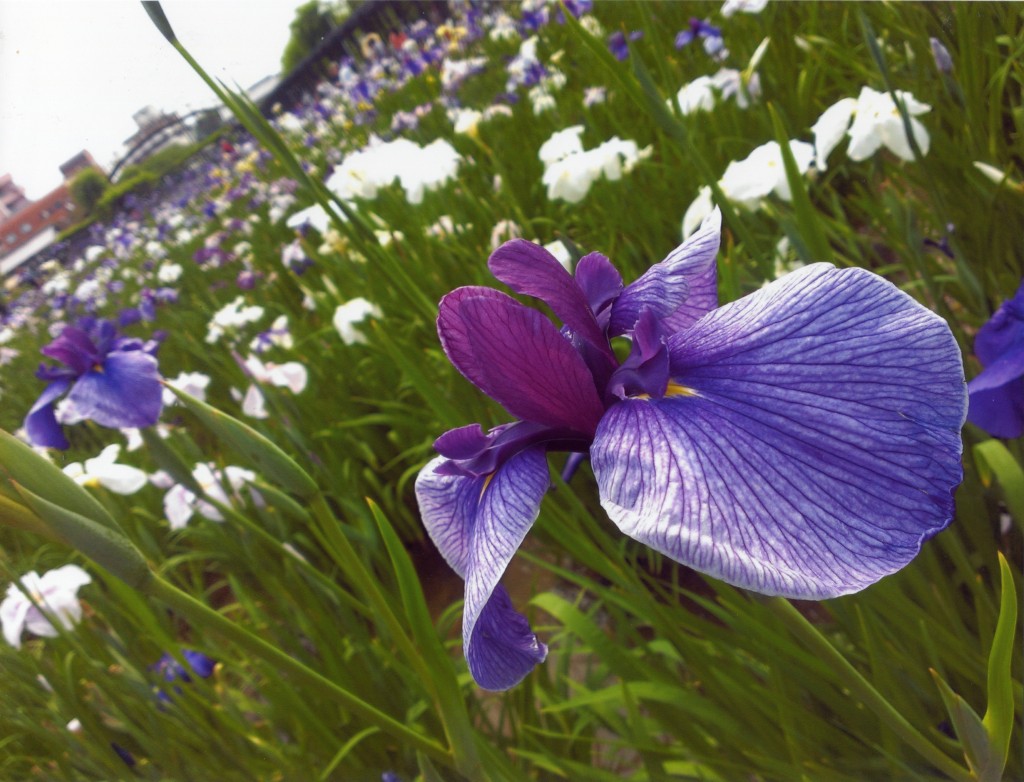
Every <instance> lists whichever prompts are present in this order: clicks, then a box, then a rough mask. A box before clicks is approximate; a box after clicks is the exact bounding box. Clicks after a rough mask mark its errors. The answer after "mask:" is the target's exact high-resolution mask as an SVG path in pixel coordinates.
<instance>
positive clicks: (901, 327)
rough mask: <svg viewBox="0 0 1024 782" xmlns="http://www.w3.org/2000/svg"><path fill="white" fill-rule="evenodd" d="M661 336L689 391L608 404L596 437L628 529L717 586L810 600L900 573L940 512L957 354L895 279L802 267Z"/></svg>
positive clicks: (609, 501) (958, 403)
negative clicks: (709, 577)
mask: <svg viewBox="0 0 1024 782" xmlns="http://www.w3.org/2000/svg"><path fill="white" fill-rule="evenodd" d="M668 344H669V350H670V353H671V356H672V364H671V371H672V378H673V382H674V384H677V388H678V387H683V388H684V389H685V391H683V392H680V393H678V394H672V393H671V389H672V387H671V386H670V394H669V395H668V396H666V397H665V398H664V399H661V400H653V399H652V400H639V399H637V400H627V401H625V402H622V403H620V404H618V405H615V406H613V407H612V408H611V409H610V410H609V412H608V413H607V414H606V416H605V418H604V420H602V422H601V425H600V427H599V428H598V432H597V435H596V437H595V442H594V445H593V447H592V449H591V461H592V465H593V469H594V474H595V476H596V477H597V481H598V486H599V489H600V492H601V498H602V504H603V506H604V507H605V509H606V510H607V511H608V513H609V515H610V516H611V518H612V520H613V521H614V522H615V523H616V524H617V525H618V526H619V527H620V528H621V529H622V530H623V532H625V533H626V534H628V535H630V536H632V537H634V538H636V539H637V540H640V541H642V542H643V543H646V544H647V545H649V546H651V547H652V548H655V549H657V550H659V551H661V552H663V553H664V554H666V555H667V556H669V557H671V558H673V559H675V560H677V561H679V562H682V563H684V564H687V565H690V566H691V567H694V568H696V569H698V570H701V571H703V572H705V573H708V574H710V575H712V576H715V577H716V578H720V579H723V580H725V581H728V582H729V583H732V584H736V585H738V586H742V587H745V588H748V589H753V590H755V591H758V592H763V593H766V594H777V595H785V596H789V597H797V598H814V599H818V598H826V597H834V596H836V595H840V594H846V593H849V592H854V591H857V590H859V589H862V588H864V587H866V586H868V585H869V584H871V583H873V582H874V581H876V580H878V579H879V578H881V577H883V576H885V575H887V574H889V573H892V572H895V571H896V570H899V569H900V568H901V567H903V566H904V565H905V564H907V562H909V561H910V560H911V559H912V558H913V557H914V556H915V555H916V554H917V552H918V550H919V548H920V546H921V544H922V542H923V541H924V540H926V539H927V538H929V537H931V536H932V535H934V534H935V533H937V532H938V531H939V530H941V529H943V528H944V527H945V526H946V525H947V524H948V523H949V521H950V519H951V516H952V512H953V499H952V492H953V490H954V489H955V488H956V486H957V484H958V483H959V482H960V478H961V475H962V473H961V467H960V452H961V447H962V446H961V442H960V435H959V432H960V427H961V425H962V423H963V420H964V415H965V412H966V410H965V386H964V383H963V369H962V366H961V362H960V355H959V350H958V348H957V345H956V342H955V341H954V339H953V337H952V335H951V334H950V332H949V328H948V326H947V325H946V324H945V322H944V321H942V320H941V319H940V318H938V317H937V316H936V315H934V314H933V313H931V312H929V311H928V310H926V309H925V308H924V307H922V306H920V305H919V304H917V303H916V302H914V301H913V300H912V299H911V298H910V297H908V296H907V295H906V294H904V293H902V292H901V291H899V290H898V289H897V288H896V287H895V286H893V285H891V284H890V283H888V282H886V281H885V280H883V279H882V278H880V277H876V276H875V275H872V274H871V273H869V272H866V271H863V270H860V269H845V270H836V269H834V268H832V267H831V266H829V265H827V264H814V265H811V266H807V267H804V268H803V269H800V270H797V271H795V272H793V273H791V274H789V275H787V276H786V277H784V278H783V279H781V280H779V281H777V282H775V283H772V284H771V285H770V286H768V287H766V288H764V289H762V290H761V291H758V292H757V293H754V294H752V295H750V296H747V297H746V298H744V299H741V300H739V301H737V302H734V303H732V304H728V305H725V306H724V307H720V308H719V309H717V310H715V311H714V312H712V313H710V314H709V315H707V316H706V317H704V318H702V319H701V320H700V321H698V322H697V323H696V324H695V325H694V326H693V327H692V328H691V329H690V330H688V331H685V332H681V333H679V334H676V335H674V336H673V337H670V338H669V343H668Z"/></svg>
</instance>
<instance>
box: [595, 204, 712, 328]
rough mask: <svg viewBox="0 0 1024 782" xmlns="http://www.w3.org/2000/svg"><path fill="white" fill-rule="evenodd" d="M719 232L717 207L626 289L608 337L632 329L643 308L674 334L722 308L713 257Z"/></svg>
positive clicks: (613, 308)
mask: <svg viewBox="0 0 1024 782" xmlns="http://www.w3.org/2000/svg"><path fill="white" fill-rule="evenodd" d="M721 233H722V213H721V212H720V211H719V210H718V208H717V207H716V208H714V209H713V210H712V211H711V214H709V215H708V216H707V217H706V218H704V220H703V222H702V223H701V226H700V229H699V230H698V231H697V232H696V233H695V234H693V235H692V236H691V237H689V238H688V239H686V241H684V242H683V243H682V244H681V245H679V247H677V248H676V249H675V250H673V251H672V252H671V253H669V255H668V257H667V258H665V260H663V261H662V262H661V263H657V264H655V265H654V266H652V267H651V268H650V269H648V270H647V271H646V272H644V273H643V275H641V276H640V277H639V278H638V279H636V280H635V281H634V282H632V283H630V284H629V285H627V286H626V289H625V290H624V291H622V295H621V296H619V298H618V299H617V300H616V301H615V304H614V305H613V307H612V318H611V323H610V325H609V333H610V334H611V335H612V336H617V335H619V334H625V333H626V332H628V331H631V330H632V328H633V326H634V325H635V324H636V322H637V320H638V319H639V317H640V313H641V312H642V311H643V310H645V309H648V310H650V311H651V312H652V313H653V314H654V315H655V316H657V317H658V318H659V319H660V320H661V322H662V327H663V328H664V329H665V331H666V332H667V333H670V334H671V333H673V332H676V331H679V330H681V329H684V328H688V327H689V326H691V325H692V324H693V323H694V322H695V321H696V320H697V319H698V318H700V317H701V316H703V315H704V314H705V313H707V312H710V311H711V310H712V309H714V308H715V307H716V306H717V304H718V287H717V276H716V265H715V256H717V255H718V244H719V237H720V236H721Z"/></svg>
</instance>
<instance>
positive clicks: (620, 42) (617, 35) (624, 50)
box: [608, 30, 644, 62]
mask: <svg viewBox="0 0 1024 782" xmlns="http://www.w3.org/2000/svg"><path fill="white" fill-rule="evenodd" d="M643 36H644V34H643V31H641V30H634V31H633V32H631V33H630V34H629V35H628V36H627V35H626V34H625V33H624V32H622V31H621V30H616V31H615V32H614V33H612V34H611V35H609V36H608V51H610V52H611V53H612V55H613V56H614V57H615V59H616V60H618V61H620V62H622V61H623V60H627V59H629V44H630V42H631V41H639V40H640V39H641V38H643Z"/></svg>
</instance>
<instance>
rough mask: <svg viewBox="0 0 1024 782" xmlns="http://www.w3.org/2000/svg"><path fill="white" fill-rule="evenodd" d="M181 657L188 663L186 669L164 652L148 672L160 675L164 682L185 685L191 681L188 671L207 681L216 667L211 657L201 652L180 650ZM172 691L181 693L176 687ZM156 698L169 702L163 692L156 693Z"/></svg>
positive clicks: (168, 697)
mask: <svg viewBox="0 0 1024 782" xmlns="http://www.w3.org/2000/svg"><path fill="white" fill-rule="evenodd" d="M181 656H182V657H184V658H185V662H186V663H188V668H186V667H185V666H184V665H182V664H181V663H180V662H178V661H177V660H176V659H174V657H173V656H172V655H171V654H170V653H168V652H164V654H163V656H161V658H160V659H159V660H157V661H156V662H155V663H153V665H151V666H149V667H150V670H152V671H155V672H157V673H158V674H160V676H162V677H163V680H164V681H165V682H175V681H181V682H185V683H186V684H188V683H190V682H191V681H192V676H191V675H190V673H189V671H190V670H191V672H192V673H194V674H195V675H196V676H198V677H199V678H201V679H208V678H210V676H212V675H213V669H214V667H215V666H216V665H217V661H216V660H214V659H213V658H212V657H208V656H206V655H205V654H203V653H202V652H197V651H195V650H193V649H182V650H181ZM172 690H173V692H175V693H180V692H181V690H180V689H179V688H178V687H173V688H172ZM157 698H159V699H160V700H162V701H169V700H170V696H169V695H168V694H167V693H165V692H164V691H163V690H159V691H157Z"/></svg>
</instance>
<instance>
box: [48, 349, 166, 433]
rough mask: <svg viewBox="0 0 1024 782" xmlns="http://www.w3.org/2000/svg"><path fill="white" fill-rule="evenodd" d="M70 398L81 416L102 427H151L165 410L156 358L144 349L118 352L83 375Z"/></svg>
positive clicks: (70, 401)
mask: <svg viewBox="0 0 1024 782" xmlns="http://www.w3.org/2000/svg"><path fill="white" fill-rule="evenodd" d="M67 398H68V402H69V403H71V404H72V405H73V407H74V409H75V411H76V412H77V413H78V414H79V415H80V416H81V417H83V418H88V419H90V420H92V421H95V422H96V423H98V424H99V425H100V426H110V427H114V428H121V427H133V426H138V427H141V426H152V425H153V424H155V423H156V422H157V420H158V419H159V418H160V411H161V410H162V409H163V392H162V387H161V385H160V374H159V372H158V371H157V362H156V359H155V358H153V356H151V355H149V354H148V353H145V352H143V351H141V350H125V351H115V352H113V353H111V354H110V355H108V356H107V358H106V360H105V361H104V362H103V368H102V369H101V370H94V371H91V372H88V373H87V374H85V375H82V377H80V378H79V379H78V380H77V381H76V382H75V385H74V387H73V388H72V389H71V393H69V394H68V397H67Z"/></svg>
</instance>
